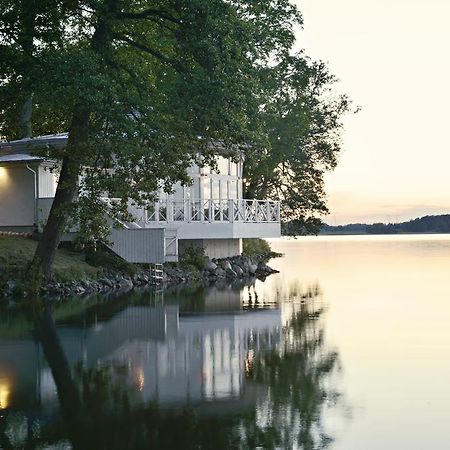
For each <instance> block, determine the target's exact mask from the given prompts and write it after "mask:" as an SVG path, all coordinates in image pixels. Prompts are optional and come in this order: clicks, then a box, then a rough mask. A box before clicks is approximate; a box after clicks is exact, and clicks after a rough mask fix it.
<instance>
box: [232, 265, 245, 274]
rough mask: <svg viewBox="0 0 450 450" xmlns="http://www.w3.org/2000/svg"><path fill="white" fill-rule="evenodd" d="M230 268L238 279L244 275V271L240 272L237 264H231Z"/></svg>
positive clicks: (240, 269)
mask: <svg viewBox="0 0 450 450" xmlns="http://www.w3.org/2000/svg"><path fill="white" fill-rule="evenodd" d="M231 268H232V269H233V270H234V271H235V272H236V275H237V276H238V277H242V276H243V275H244V271H243V270H242V268H241V267H240V266H238V265H237V264H233V265H232V266H231Z"/></svg>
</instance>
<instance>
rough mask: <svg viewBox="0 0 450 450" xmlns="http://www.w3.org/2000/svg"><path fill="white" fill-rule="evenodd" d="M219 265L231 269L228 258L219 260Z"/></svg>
mask: <svg viewBox="0 0 450 450" xmlns="http://www.w3.org/2000/svg"><path fill="white" fill-rule="evenodd" d="M220 266H221V267H222V269H223V270H231V264H230V261H228V259H222V260H221V261H220Z"/></svg>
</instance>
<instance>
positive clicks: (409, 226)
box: [320, 214, 450, 234]
mask: <svg viewBox="0 0 450 450" xmlns="http://www.w3.org/2000/svg"><path fill="white" fill-rule="evenodd" d="M398 233H450V214H442V215H439V216H425V217H420V218H418V219H413V220H410V221H409V222H401V223H374V224H371V225H368V224H364V223H352V224H349V225H338V226H332V225H327V224H323V225H322V228H321V230H320V234H398Z"/></svg>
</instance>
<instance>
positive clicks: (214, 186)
mask: <svg viewBox="0 0 450 450" xmlns="http://www.w3.org/2000/svg"><path fill="white" fill-rule="evenodd" d="M219 198H220V181H219V180H218V179H212V180H211V199H212V200H219Z"/></svg>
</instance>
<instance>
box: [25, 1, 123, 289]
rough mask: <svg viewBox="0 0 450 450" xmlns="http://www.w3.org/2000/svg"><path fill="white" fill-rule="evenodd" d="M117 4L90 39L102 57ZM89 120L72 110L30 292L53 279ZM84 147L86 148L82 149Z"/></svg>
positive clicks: (81, 109)
mask: <svg viewBox="0 0 450 450" xmlns="http://www.w3.org/2000/svg"><path fill="white" fill-rule="evenodd" d="M117 3H118V0H105V3H104V7H105V11H104V15H102V16H101V17H100V18H99V20H98V22H97V24H96V27H95V31H94V34H93V35H92V40H91V48H92V49H93V50H94V51H95V52H96V53H97V54H98V55H99V56H102V57H104V56H105V54H107V53H108V51H109V49H110V47H111V42H112V36H111V26H112V25H111V20H112V17H113V16H114V12H115V11H116V8H117ZM89 116H90V111H89V108H87V107H86V106H78V107H76V108H75V111H74V114H73V117H72V123H71V126H70V130H69V140H68V143H67V148H66V151H65V156H64V158H63V162H62V167H61V174H60V177H59V182H58V187H57V189H56V194H55V198H54V200H53V204H52V208H51V210H50V214H49V217H48V220H47V224H46V225H45V227H44V231H43V233H42V236H41V239H40V240H39V244H38V246H37V248H36V253H35V255H34V258H33V261H32V263H31V267H30V269H31V274H30V275H31V280H30V281H31V283H32V284H31V290H36V289H38V288H39V287H40V286H39V284H40V282H41V281H42V276H43V277H44V278H45V279H46V280H50V279H51V278H52V276H53V262H54V260H55V257H56V251H57V249H58V246H59V243H60V242H61V237H62V234H63V232H64V227H65V226H66V224H67V221H68V218H69V214H70V207H71V205H72V203H73V200H74V198H75V195H76V193H77V191H78V180H79V176H80V173H81V170H82V167H83V161H85V160H86V159H85V158H83V152H84V151H86V150H85V148H86V144H87V142H88V135H89ZM83 147H85V148H84V149H83Z"/></svg>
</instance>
